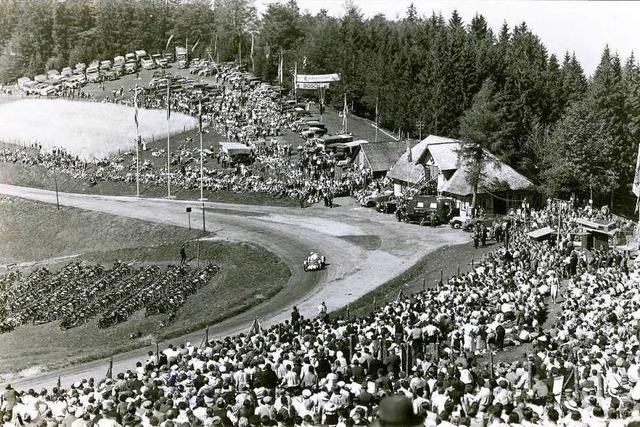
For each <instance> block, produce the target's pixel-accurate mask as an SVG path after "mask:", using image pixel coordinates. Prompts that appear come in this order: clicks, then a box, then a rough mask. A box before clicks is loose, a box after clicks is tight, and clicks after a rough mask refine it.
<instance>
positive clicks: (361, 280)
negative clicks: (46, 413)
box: [0, 184, 468, 389]
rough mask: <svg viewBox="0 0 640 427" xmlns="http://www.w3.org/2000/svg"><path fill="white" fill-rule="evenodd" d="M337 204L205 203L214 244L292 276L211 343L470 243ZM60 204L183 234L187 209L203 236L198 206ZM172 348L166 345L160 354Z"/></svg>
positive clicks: (122, 363) (339, 301) (44, 379)
mask: <svg viewBox="0 0 640 427" xmlns="http://www.w3.org/2000/svg"><path fill="white" fill-rule="evenodd" d="M0 193H1V194H5V195H8V196H15V197H22V198H26V199H31V200H36V201H41V202H46V203H55V193H54V192H51V191H47V190H39V189H32V188H27V187H17V186H11V185H5V184H0ZM336 202H337V204H338V205H342V206H338V207H335V208H333V209H328V208H324V207H321V206H314V207H311V208H306V209H297V208H282V207H272V206H247V205H233V204H221V203H211V202H205V206H206V214H205V223H206V228H207V231H213V232H215V233H216V238H220V239H225V240H229V241H249V242H252V243H256V244H258V245H261V246H263V247H265V248H266V249H268V250H270V251H272V252H273V253H275V254H276V255H278V256H279V257H280V258H281V259H282V260H283V261H284V262H285V263H287V264H288V266H289V268H290V269H291V271H292V276H291V279H290V280H289V282H288V283H287V285H286V286H285V287H284V289H283V290H282V291H280V292H279V293H278V294H276V295H275V296H274V297H273V298H271V299H269V300H267V301H264V302H263V303H261V304H259V305H257V306H255V307H253V308H252V309H249V310H248V311H246V312H244V313H242V314H240V315H237V316H235V317H232V318H229V319H227V320H225V321H223V322H221V323H218V324H215V325H211V328H210V330H209V333H210V337H212V338H214V337H221V336H226V335H230V334H236V333H240V332H246V331H247V330H248V329H249V327H250V325H251V323H252V321H253V320H254V319H256V318H259V319H260V320H261V322H262V323H263V325H264V326H269V325H271V324H273V323H276V322H281V321H284V320H285V319H288V318H289V312H290V310H291V307H292V306H293V305H297V306H298V307H299V308H300V311H301V313H302V315H303V316H305V317H311V316H314V315H315V314H316V312H317V311H316V307H317V306H318V304H320V303H321V302H322V301H325V302H326V304H327V306H328V308H329V310H334V309H337V308H340V307H342V306H344V305H346V304H348V303H350V302H352V301H354V300H356V299H357V298H359V297H360V296H362V295H364V294H366V293H367V292H368V291H370V290H372V289H375V288H376V287H378V286H380V285H381V284H382V283H384V282H386V281H387V280H390V279H392V278H393V277H395V276H397V275H399V274H400V273H402V272H403V271H405V270H406V269H407V268H409V267H410V266H412V265H413V264H415V263H416V262H417V261H418V260H420V259H421V258H422V257H423V256H424V255H425V254H426V253H428V252H430V251H433V250H434V249H436V248H438V247H441V246H444V245H449V244H458V243H462V242H464V241H466V240H467V239H468V238H467V236H466V235H465V234H464V233H461V232H459V231H455V230H451V229H449V228H448V227H440V228H438V229H437V231H436V230H434V229H431V228H427V227H419V226H416V225H409V224H404V223H398V222H396V220H395V218H394V216H392V215H383V214H379V213H377V212H375V211H374V210H373V209H366V208H363V207H360V206H359V205H357V204H354V202H353V200H352V199H350V198H345V199H338V200H336ZM60 204H62V205H66V206H73V207H77V208H81V209H88V210H92V211H98V212H104V213H109V214H114V215H121V216H125V217H131V218H137V219H142V220H148V221H152V222H157V223H166V224H172V225H177V226H182V227H186V226H187V224H186V222H187V219H186V214H185V207H187V206H191V207H192V208H193V211H194V212H193V214H192V216H191V225H192V227H194V228H202V214H201V212H202V211H201V204H200V202H195V201H185V200H179V201H178V200H166V199H139V198H135V197H117V196H95V195H84V194H71V193H60ZM312 250H316V251H319V252H321V253H322V254H324V255H326V257H327V261H328V263H329V264H330V265H329V266H328V267H327V268H326V269H325V270H323V271H321V272H313V273H305V272H304V271H303V269H302V262H303V260H304V259H305V258H306V255H307V254H308V253H309V252H310V251H312ZM202 337H203V335H202V332H197V333H192V334H188V335H185V336H182V337H178V338H175V339H172V340H170V342H171V343H175V344H179V343H182V342H186V341H191V342H194V343H199V342H200V341H201V340H202ZM170 342H161V343H160V346H161V347H164V346H166V345H168V344H169V343H170ZM150 350H152V348H149V347H148V348H141V349H138V350H135V351H131V352H127V353H123V354H120V355H117V356H116V357H114V365H113V370H114V373H118V372H122V371H125V370H127V369H131V368H133V367H134V366H135V362H136V361H138V360H142V359H144V357H145V356H146V353H147V352H148V351H150ZM79 351H81V349H79ZM107 365H108V362H107V361H106V360H98V361H94V362H90V363H86V364H82V365H78V366H75V367H71V368H67V369H63V370H62V371H52V372H49V373H47V374H44V375H42V376H38V377H31V378H25V379H23V380H20V381H14V382H13V385H14V386H15V387H16V388H18V389H24V388H34V389H39V388H42V387H52V386H54V385H55V384H56V381H57V378H58V375H61V381H62V385H63V386H69V385H70V384H71V383H73V382H75V381H78V380H80V379H82V378H88V377H94V378H99V377H102V376H103V375H105V373H106V370H107Z"/></svg>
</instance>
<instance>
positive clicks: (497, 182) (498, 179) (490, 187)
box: [438, 150, 533, 196]
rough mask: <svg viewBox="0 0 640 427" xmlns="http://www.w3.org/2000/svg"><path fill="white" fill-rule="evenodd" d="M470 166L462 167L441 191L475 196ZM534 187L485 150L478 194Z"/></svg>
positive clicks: (522, 176)
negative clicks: (470, 181) (470, 182)
mask: <svg viewBox="0 0 640 427" xmlns="http://www.w3.org/2000/svg"><path fill="white" fill-rule="evenodd" d="M468 173H469V166H468V165H464V164H463V165H461V167H460V168H459V169H458V170H456V171H455V173H454V174H453V175H452V176H451V178H450V179H449V180H447V181H446V182H445V183H444V184H443V186H442V188H439V189H438V190H439V191H442V192H444V193H450V194H454V195H457V196H468V195H470V194H473V188H472V187H471V185H470V184H469V182H468V178H467V176H468ZM531 187H533V183H532V182H531V181H529V180H528V179H527V178H526V177H525V176H524V175H522V174H520V173H518V172H516V170H515V169H513V168H512V167H511V166H509V165H507V164H505V163H503V162H501V161H500V160H499V159H498V158H497V157H496V156H494V155H493V154H491V153H489V152H488V151H486V150H485V159H484V162H483V165H482V171H481V172H480V183H479V184H478V193H487V192H489V193H490V192H496V191H506V190H510V191H523V190H528V189H530V188H531Z"/></svg>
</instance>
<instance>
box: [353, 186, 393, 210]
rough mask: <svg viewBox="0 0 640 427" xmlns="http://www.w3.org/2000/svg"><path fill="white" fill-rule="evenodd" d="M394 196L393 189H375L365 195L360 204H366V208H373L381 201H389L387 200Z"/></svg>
mask: <svg viewBox="0 0 640 427" xmlns="http://www.w3.org/2000/svg"><path fill="white" fill-rule="evenodd" d="M392 197H393V191H392V190H387V191H383V192H378V191H374V192H373V193H371V194H369V195H368V196H365V197H363V198H362V200H361V201H360V205H362V206H364V207H366V208H373V207H375V206H376V205H377V204H378V203H379V202H384V201H387V200H389V199H391V198H392Z"/></svg>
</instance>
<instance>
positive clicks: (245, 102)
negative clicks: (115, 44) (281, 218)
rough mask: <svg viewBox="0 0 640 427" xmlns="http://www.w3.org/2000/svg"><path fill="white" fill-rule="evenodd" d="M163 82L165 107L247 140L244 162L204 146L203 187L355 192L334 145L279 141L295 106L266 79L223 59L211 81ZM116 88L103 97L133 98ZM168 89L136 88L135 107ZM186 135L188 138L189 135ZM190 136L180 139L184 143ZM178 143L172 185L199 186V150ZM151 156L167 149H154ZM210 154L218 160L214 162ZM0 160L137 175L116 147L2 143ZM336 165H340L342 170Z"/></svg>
mask: <svg viewBox="0 0 640 427" xmlns="http://www.w3.org/2000/svg"><path fill="white" fill-rule="evenodd" d="M162 81H163V84H164V85H165V86H164V88H166V84H171V85H172V86H178V87H179V90H173V89H172V92H171V98H170V99H171V109H172V111H179V112H182V113H185V114H189V115H194V116H197V115H198V114H199V104H201V105H202V121H203V123H204V124H205V125H206V126H207V127H208V129H207V130H206V131H214V132H217V133H218V134H220V135H223V136H225V137H226V138H228V140H229V141H236V142H240V143H243V144H246V145H247V146H248V147H249V148H250V149H251V155H250V156H249V158H248V161H245V162H244V163H242V164H241V163H240V162H239V161H236V160H235V159H233V158H231V157H230V156H229V155H228V154H227V153H224V152H223V151H222V150H220V148H219V147H213V146H211V147H209V148H208V150H206V152H205V154H204V157H205V160H206V162H207V165H206V166H205V167H204V168H203V178H202V181H203V187H204V189H205V190H206V191H214V192H215V191H231V192H236V193H266V194H270V195H273V196H275V197H288V198H292V199H298V200H300V202H301V205H303V206H304V204H305V203H316V202H318V201H320V200H324V201H325V204H326V205H328V206H329V205H331V204H332V199H333V197H334V196H340V195H348V194H353V192H354V191H355V190H356V189H359V188H360V185H361V180H362V178H361V175H360V174H358V173H355V172H348V171H347V172H345V173H340V174H339V175H338V174H336V169H337V168H336V164H337V160H336V159H335V156H334V154H333V153H332V152H325V151H324V150H322V149H320V148H318V147H317V146H316V143H315V142H312V141H307V142H304V143H302V144H301V145H300V146H299V147H298V149H297V150H292V148H291V146H290V145H287V144H283V143H282V142H281V141H280V142H278V140H277V137H278V136H280V135H281V133H282V132H283V131H284V129H285V128H291V129H293V124H294V121H295V120H296V119H297V118H298V117H299V115H298V113H297V112H296V111H295V110H293V109H291V108H288V106H287V105H286V104H285V103H282V102H281V100H280V94H279V92H278V91H277V90H276V89H275V88H273V87H270V86H268V85H263V84H259V82H257V81H256V80H255V79H252V78H250V76H248V75H246V74H242V73H240V72H239V71H237V70H236V69H234V68H232V67H229V66H221V67H220V72H219V73H218V74H216V81H217V84H215V85H214V84H196V85H194V84H193V83H184V85H183V86H180V84H179V83H178V81H177V80H176V79H175V78H172V77H171V76H168V77H166V78H164V79H162ZM127 95H128V94H127V93H126V92H125V91H124V90H122V89H121V90H120V91H119V92H118V91H117V93H116V94H114V97H113V99H109V102H119V103H123V104H126V105H133V94H132V93H131V94H130V96H127ZM166 103H167V94H166V89H163V86H162V85H159V86H158V87H157V88H145V90H143V91H140V94H139V96H138V105H139V106H140V107H141V108H157V109H164V108H166ZM188 139H190V138H188ZM188 142H190V141H186V143H188ZM186 143H185V144H181V145H179V146H178V147H177V149H176V150H172V153H171V154H170V163H171V165H172V177H171V180H172V184H173V185H174V186H176V187H178V188H184V189H196V188H199V187H200V179H201V178H200V167H199V159H200V150H199V148H188V147H187V144H186ZM152 156H154V157H160V156H162V157H164V156H166V151H165V149H163V148H159V149H158V150H157V151H154V152H152ZM214 157H215V161H216V165H215V166H214V165H212V162H213V161H214ZM0 161H3V162H12V163H20V164H25V165H28V166H33V165H41V166H44V167H46V168H47V169H49V170H55V171H57V172H58V173H66V174H68V175H70V176H71V177H73V178H77V179H82V180H85V181H88V182H89V183H90V184H91V185H95V184H97V183H99V182H103V181H108V182H128V183H132V182H135V180H136V160H135V151H134V150H131V151H130V152H125V153H119V154H118V155H117V156H116V155H114V156H111V157H110V158H108V159H94V160H91V161H88V162H87V161H83V160H81V159H79V158H77V157H75V156H71V155H69V154H68V153H66V152H65V151H64V149H55V150H53V151H52V152H44V151H42V147H40V146H38V145H37V144H36V145H35V146H31V147H23V148H4V149H1V150H0ZM341 172H342V171H341ZM166 179H167V177H166V170H165V169H164V168H162V167H156V166H155V165H154V162H151V161H149V160H145V161H143V162H142V163H141V165H140V183H141V184H142V185H144V186H160V185H164V184H166Z"/></svg>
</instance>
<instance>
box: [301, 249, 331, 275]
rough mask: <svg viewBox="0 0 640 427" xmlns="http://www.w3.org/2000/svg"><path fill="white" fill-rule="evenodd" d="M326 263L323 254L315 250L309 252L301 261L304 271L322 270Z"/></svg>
mask: <svg viewBox="0 0 640 427" xmlns="http://www.w3.org/2000/svg"><path fill="white" fill-rule="evenodd" d="M326 265H327V260H326V258H325V257H324V256H323V255H320V254H319V253H317V252H311V253H310V254H309V256H308V257H307V259H306V261H305V262H304V263H303V268H304V271H317V270H322V269H323V268H325V267H326Z"/></svg>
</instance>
